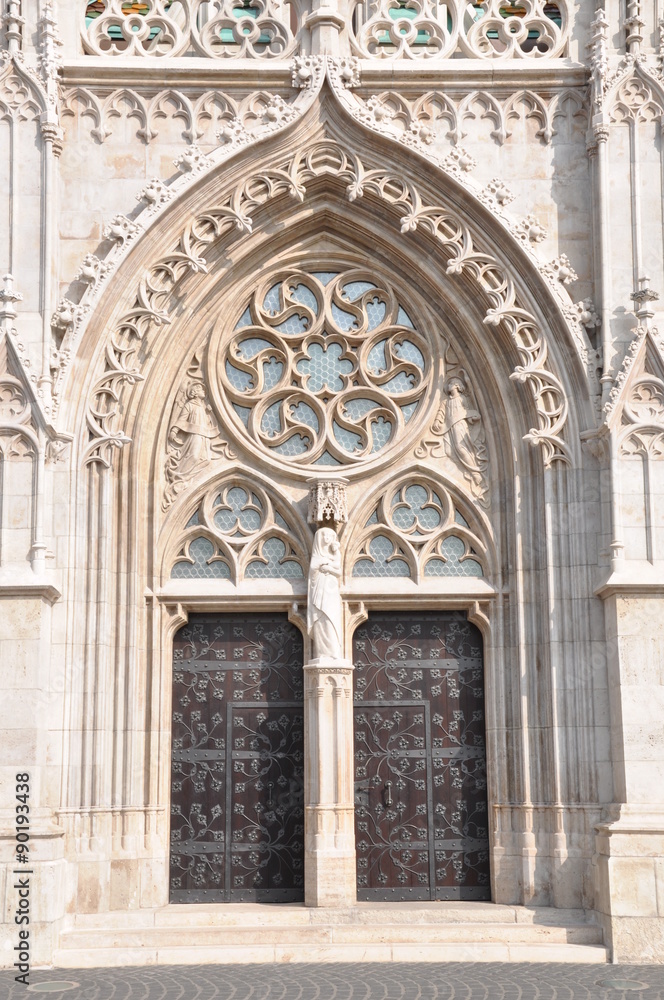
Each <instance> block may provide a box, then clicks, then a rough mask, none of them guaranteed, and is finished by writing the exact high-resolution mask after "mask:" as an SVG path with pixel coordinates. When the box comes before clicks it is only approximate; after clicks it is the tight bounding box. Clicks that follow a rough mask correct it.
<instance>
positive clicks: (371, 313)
mask: <svg viewBox="0 0 664 1000" xmlns="http://www.w3.org/2000/svg"><path fill="white" fill-rule="evenodd" d="M386 309H387V306H386V305H385V303H384V302H381V301H380V299H374V300H373V302H369V303H367V318H368V320H369V325H368V327H367V329H368V330H375V329H376V327H377V326H379V325H380V324H381V323H382V322H383V320H384V319H385V312H386Z"/></svg>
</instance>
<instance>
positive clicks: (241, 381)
mask: <svg viewBox="0 0 664 1000" xmlns="http://www.w3.org/2000/svg"><path fill="white" fill-rule="evenodd" d="M226 378H227V379H228V381H229V382H230V384H231V385H232V386H233V388H234V389H237V390H238V391H239V392H249V390H250V389H252V388H253V385H254V380H253V379H252V377H251V375H250V374H249V372H241V371H240V369H239V368H235V367H234V366H233V365H232V364H231V363H230V361H227V362H226Z"/></svg>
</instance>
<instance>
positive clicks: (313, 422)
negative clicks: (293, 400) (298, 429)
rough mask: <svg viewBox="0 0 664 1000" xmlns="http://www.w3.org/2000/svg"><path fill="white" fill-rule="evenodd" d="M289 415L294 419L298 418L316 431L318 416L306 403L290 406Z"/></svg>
mask: <svg viewBox="0 0 664 1000" xmlns="http://www.w3.org/2000/svg"><path fill="white" fill-rule="evenodd" d="M290 412H291V417H293V418H294V419H295V420H300V421H301V422H302V423H303V424H306V425H307V427H311V428H312V429H313V430H315V431H318V427H319V424H318V417H317V416H316V414H315V413H314V411H313V410H312V409H311V407H310V406H308V405H307V404H306V403H298V404H297V406H291V411H290Z"/></svg>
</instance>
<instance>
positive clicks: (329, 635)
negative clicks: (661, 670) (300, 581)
mask: <svg viewBox="0 0 664 1000" xmlns="http://www.w3.org/2000/svg"><path fill="white" fill-rule="evenodd" d="M340 577H341V552H340V546H339V542H338V539H337V533H336V531H335V530H334V528H319V529H318V531H317V532H316V534H315V536H314V547H313V551H312V553H311V564H310V566H309V583H308V603H307V631H308V633H309V636H310V637H311V640H312V643H313V656H314V659H321V658H326V659H327V658H329V659H333V660H339V659H341V655H342V652H341V635H342V606H341V593H340V591H339V579H340Z"/></svg>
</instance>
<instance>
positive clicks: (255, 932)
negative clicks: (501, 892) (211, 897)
mask: <svg viewBox="0 0 664 1000" xmlns="http://www.w3.org/2000/svg"><path fill="white" fill-rule="evenodd" d="M460 961H468V962H501V961H505V962H507V961H512V962H515V961H519V962H579V963H588V962H594V963H603V962H606V961H607V952H606V949H605V948H604V946H603V945H602V934H601V930H600V928H599V927H597V926H596V925H595V924H594V923H592V922H590V921H589V920H587V919H586V915H585V914H584V912H583V911H581V910H555V909H551V908H544V907H521V906H500V905H496V904H492V903H359V904H357V906H353V907H347V908H340V909H323V908H320V909H317V908H309V907H305V906H303V905H302V904H285V905H278V906H276V905H267V904H252V903H246V904H233V905H227V906H225V905H223V904H192V905H187V906H184V905H179V906H165V907H160V908H157V909H154V910H142V911H141V910H136V911H133V912H130V913H99V914H79V915H77V916H76V917H75V918H74V920H73V921H72V923H71V924H70V926H69V927H68V928H67V929H65V930H64V931H63V933H62V934H61V937H60V943H59V948H58V950H57V951H56V953H55V956H54V964H55V965H56V966H57V967H58V968H70V969H74V968H94V967H109V966H116V965H124V966H129V965H146V964H163V965H167V964H173V965H187V964H205V963H211V964H226V963H228V964H233V963H234V964H238V963H251V962H260V963H263V962H460Z"/></svg>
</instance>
